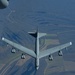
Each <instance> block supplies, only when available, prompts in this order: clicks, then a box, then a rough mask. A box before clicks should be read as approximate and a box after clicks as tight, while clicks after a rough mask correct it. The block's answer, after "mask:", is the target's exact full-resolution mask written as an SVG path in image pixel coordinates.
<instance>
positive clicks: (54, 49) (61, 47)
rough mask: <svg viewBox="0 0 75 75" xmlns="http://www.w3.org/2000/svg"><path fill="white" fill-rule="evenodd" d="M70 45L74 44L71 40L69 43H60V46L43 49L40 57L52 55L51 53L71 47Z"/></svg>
mask: <svg viewBox="0 0 75 75" xmlns="http://www.w3.org/2000/svg"><path fill="white" fill-rule="evenodd" d="M70 45H72V42H69V43H66V44H63V45H60V46H56V47H53V48H50V49H47V50H44V51H41V52H40V54H39V58H42V57H45V56H48V55H51V54H53V53H55V52H57V51H59V50H62V49H64V48H66V47H69V46H70Z"/></svg>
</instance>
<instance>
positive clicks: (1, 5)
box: [0, 0, 9, 9]
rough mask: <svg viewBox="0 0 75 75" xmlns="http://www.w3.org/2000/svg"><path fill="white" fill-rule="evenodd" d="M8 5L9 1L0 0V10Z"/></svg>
mask: <svg viewBox="0 0 75 75" xmlns="http://www.w3.org/2000/svg"><path fill="white" fill-rule="evenodd" d="M8 5H9V0H0V9H4V8H6V7H7V6H8Z"/></svg>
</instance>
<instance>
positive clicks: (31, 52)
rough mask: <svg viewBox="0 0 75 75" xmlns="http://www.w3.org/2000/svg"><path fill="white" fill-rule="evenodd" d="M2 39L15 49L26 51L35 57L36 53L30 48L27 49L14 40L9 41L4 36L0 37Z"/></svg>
mask: <svg viewBox="0 0 75 75" xmlns="http://www.w3.org/2000/svg"><path fill="white" fill-rule="evenodd" d="M2 40H3V41H4V42H6V43H8V44H10V45H11V46H13V47H15V48H17V49H19V50H21V51H23V52H25V53H27V54H28V55H30V56H32V57H35V58H36V54H35V52H34V51H32V50H30V49H28V48H26V47H24V46H22V45H20V44H17V43H15V42H12V41H10V40H8V39H6V38H4V37H3V38H2Z"/></svg>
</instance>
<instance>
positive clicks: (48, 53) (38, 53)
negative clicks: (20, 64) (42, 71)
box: [2, 31, 72, 70]
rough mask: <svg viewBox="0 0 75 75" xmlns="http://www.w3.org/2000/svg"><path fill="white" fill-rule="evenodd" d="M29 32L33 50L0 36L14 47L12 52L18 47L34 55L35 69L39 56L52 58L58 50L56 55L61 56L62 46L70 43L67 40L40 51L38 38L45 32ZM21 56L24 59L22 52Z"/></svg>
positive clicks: (65, 46) (64, 46)
mask: <svg viewBox="0 0 75 75" xmlns="http://www.w3.org/2000/svg"><path fill="white" fill-rule="evenodd" d="M29 34H30V35H32V36H33V37H35V51H33V50H30V49H28V48H26V47H24V46H22V45H21V44H18V43H15V42H13V41H11V40H9V39H7V38H5V37H2V40H3V41H4V42H6V43H7V44H9V45H11V46H12V47H13V48H14V49H12V52H13V53H15V49H18V50H21V51H23V52H25V53H26V54H28V55H30V56H32V57H34V58H35V66H36V69H37V70H38V69H39V60H40V59H41V58H43V57H46V56H49V60H53V57H52V54H53V53H55V52H58V55H59V56H62V55H63V53H62V50H63V49H64V48H67V47H69V46H71V45H72V42H68V43H66V44H63V45H59V46H56V47H53V48H50V49H47V50H43V51H40V50H39V39H40V38H41V37H43V36H45V35H47V34H46V33H39V32H38V31H37V32H29ZM21 58H23V59H24V58H25V55H24V54H22V56H21Z"/></svg>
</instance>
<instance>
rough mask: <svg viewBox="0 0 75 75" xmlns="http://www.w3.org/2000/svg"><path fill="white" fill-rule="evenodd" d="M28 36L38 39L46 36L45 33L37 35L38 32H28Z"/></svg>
mask: <svg viewBox="0 0 75 75" xmlns="http://www.w3.org/2000/svg"><path fill="white" fill-rule="evenodd" d="M28 33H29V34H30V35H32V36H33V37H35V38H36V37H39V38H41V37H43V36H45V35H47V34H46V33H39V32H28Z"/></svg>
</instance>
